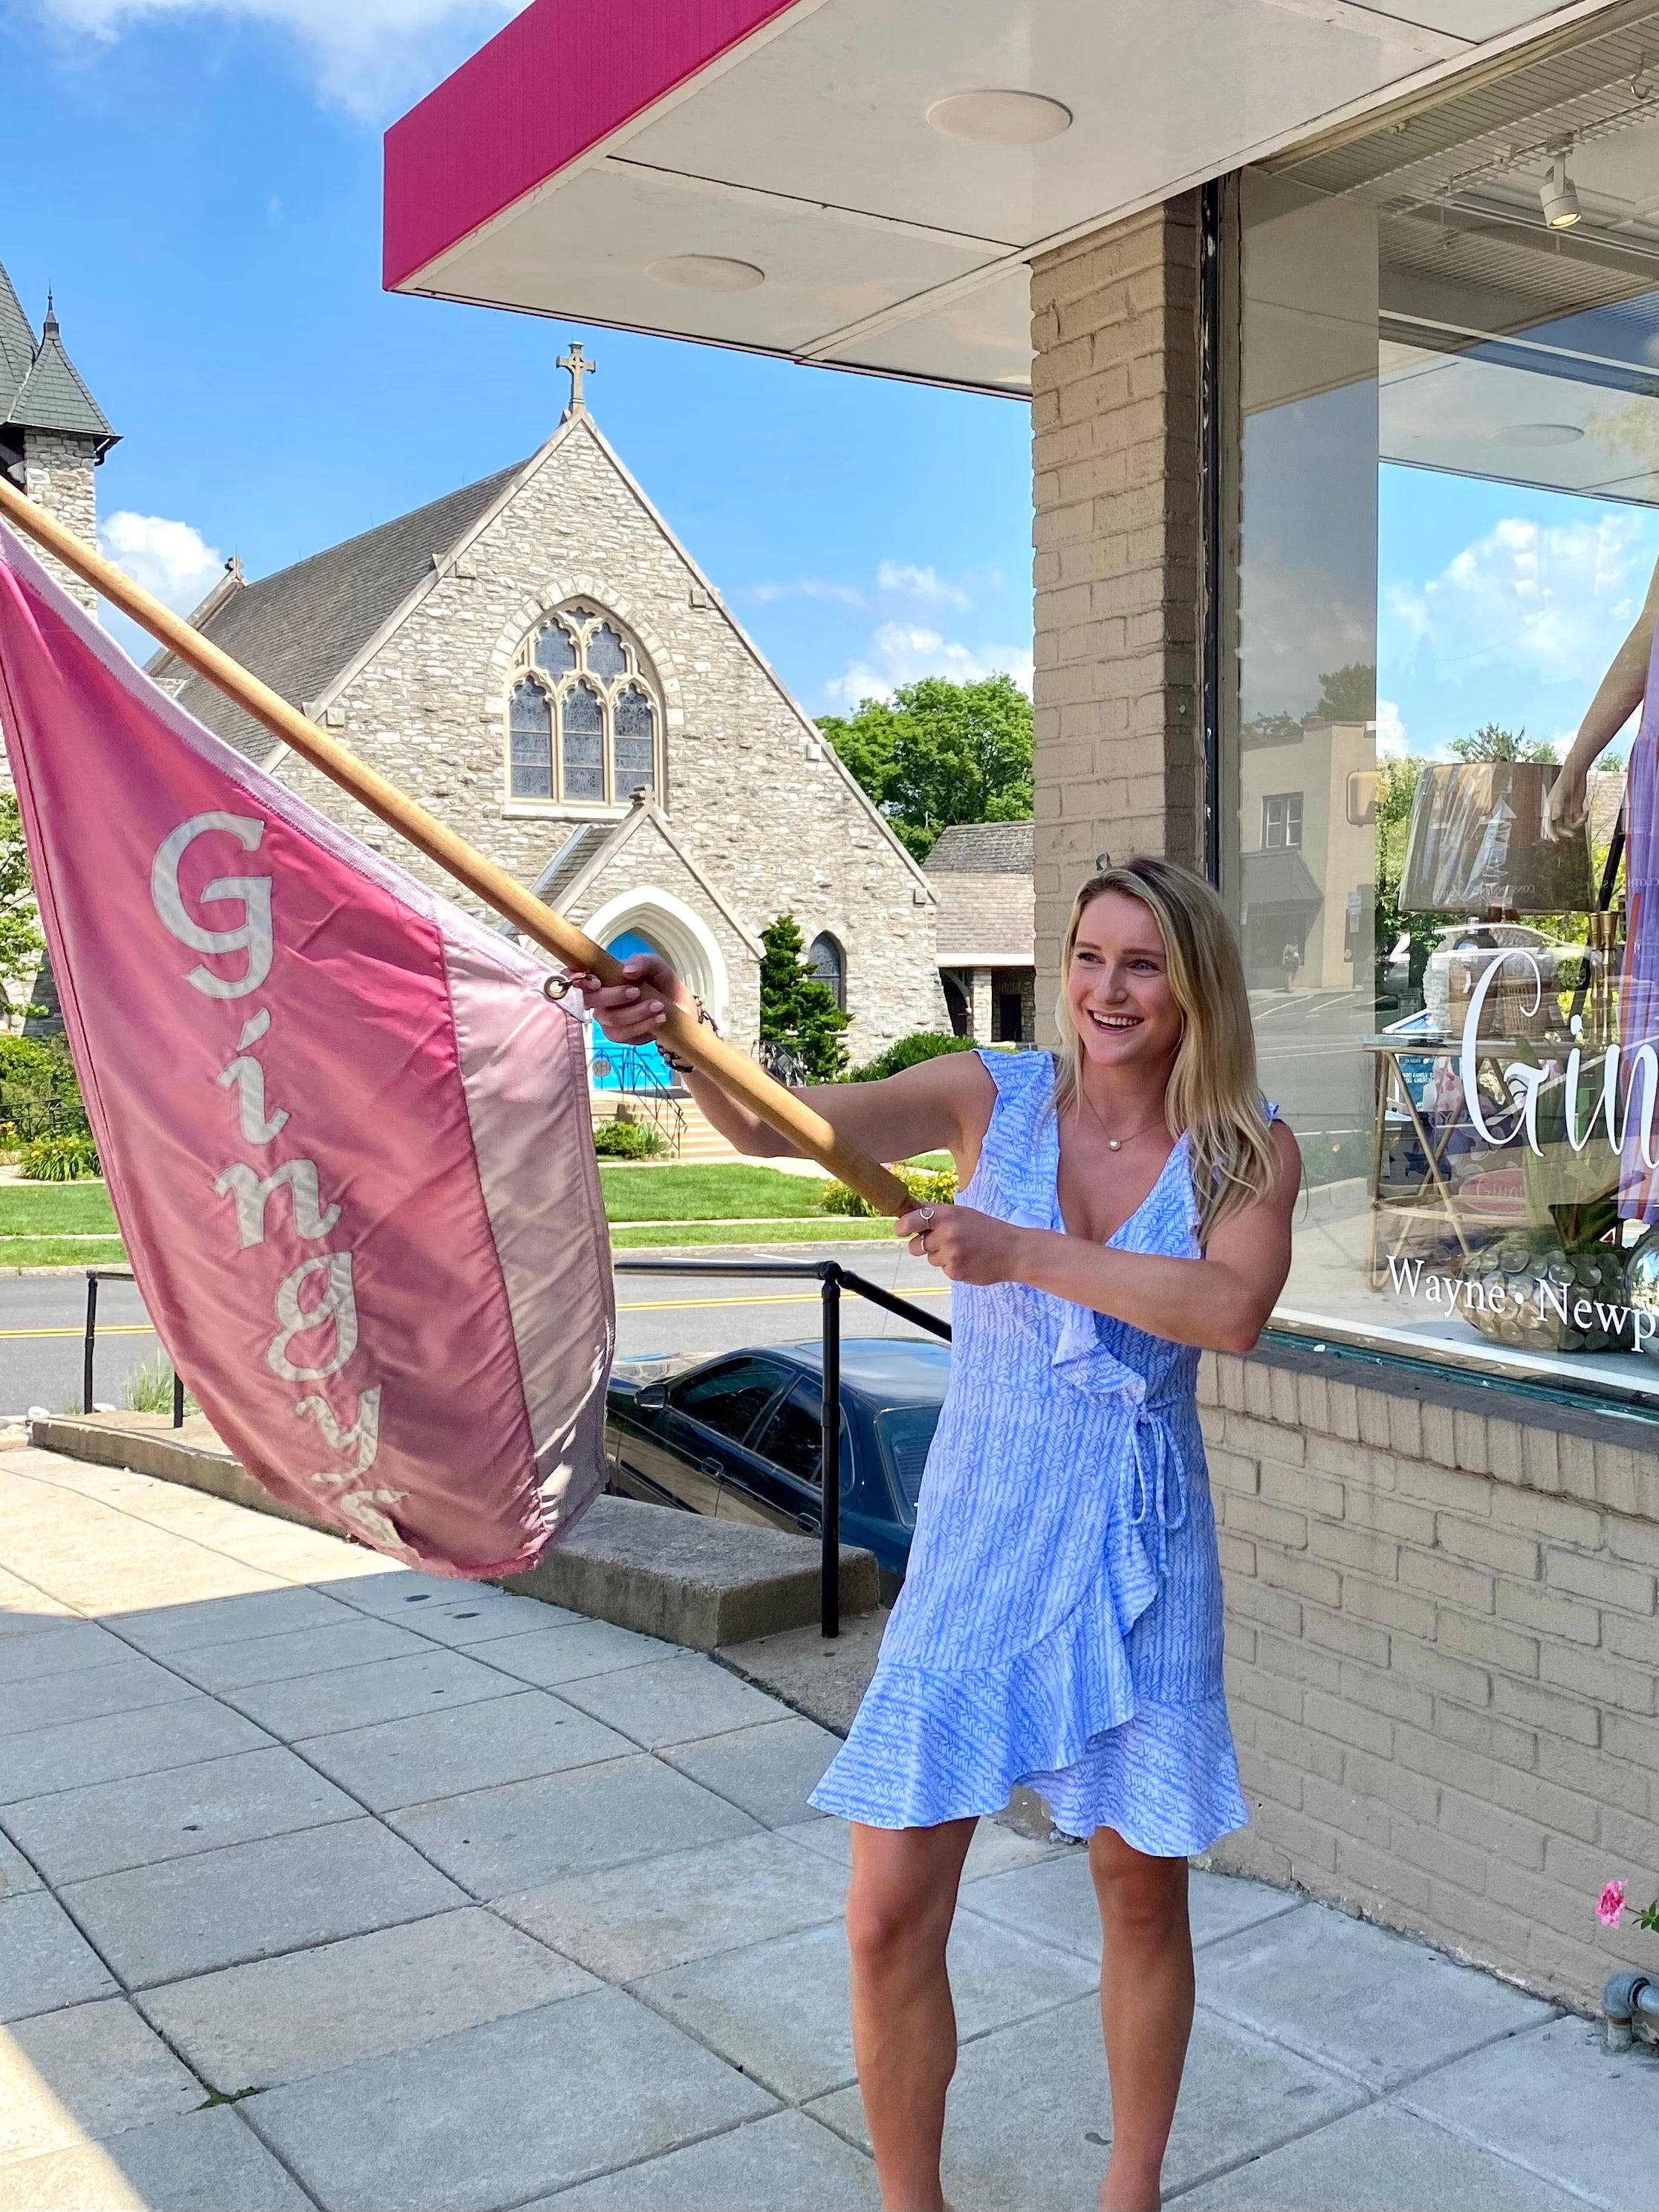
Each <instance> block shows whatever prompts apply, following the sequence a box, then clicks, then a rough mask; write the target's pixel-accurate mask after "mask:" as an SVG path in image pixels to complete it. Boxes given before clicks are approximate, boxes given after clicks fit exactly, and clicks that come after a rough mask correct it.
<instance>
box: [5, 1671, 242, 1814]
mask: <svg viewBox="0 0 1659 2212" xmlns="http://www.w3.org/2000/svg"><path fill="white" fill-rule="evenodd" d="M269 1743H270V1737H269V1736H268V1735H266V1734H265V1732H264V1729H260V1728H256V1727H255V1726H254V1724H253V1723H252V1721H249V1720H244V1719H243V1717H242V1716H241V1714H240V1713H234V1712H232V1711H230V1709H229V1707H228V1706H227V1705H221V1704H220V1703H219V1702H218V1700H217V1699H215V1698H208V1697H198V1696H195V1695H186V1696H185V1697H183V1698H180V1699H177V1700H175V1702H174V1703H173V1704H171V1705H144V1706H141V1707H140V1708H139V1710H138V1711H137V1712H124V1713H108V1714H105V1715H104V1716H102V1717H100V1718H99V1719H97V1720H90V1721H65V1722H64V1723H61V1724H60V1725H59V1726H58V1727H57V1728H46V1729H34V1730H33V1732H32V1733H31V1734H29V1735H15V1736H10V1737H8V1739H7V1740H6V1748H5V1751H4V1753H0V1808H3V1807H4V1806H6V1805H8V1804H9V1803H12V1802H15V1800H17V1799H19V1798H23V1797H44V1796H46V1795H48V1794H49V1793H50V1792H51V1791H52V1790H75V1789H83V1788H87V1787H89V1786H90V1785H91V1784H94V1783H98V1782H122V1781H125V1780H126V1779H127V1778H129V1777H130V1776H132V1775H140V1774H160V1773H162V1772H164V1771H165V1770H166V1769H167V1767H169V1766H193V1765H196V1764H197V1762H198V1761H199V1760H202V1759H226V1758H228V1757H229V1756H230V1755H231V1753H234V1752H238V1751H258V1750H261V1749H263V1748H264V1747H266V1746H268V1745H269Z"/></svg>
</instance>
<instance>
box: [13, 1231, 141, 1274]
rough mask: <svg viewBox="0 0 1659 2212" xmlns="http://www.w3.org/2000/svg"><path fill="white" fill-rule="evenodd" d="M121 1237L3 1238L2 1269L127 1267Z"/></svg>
mask: <svg viewBox="0 0 1659 2212" xmlns="http://www.w3.org/2000/svg"><path fill="white" fill-rule="evenodd" d="M126 1264H127V1255H126V1250H125V1247H124V1246H123V1244H122V1243H121V1240H120V1238H119V1237H7V1236H4V1235H0V1267H125V1266H126Z"/></svg>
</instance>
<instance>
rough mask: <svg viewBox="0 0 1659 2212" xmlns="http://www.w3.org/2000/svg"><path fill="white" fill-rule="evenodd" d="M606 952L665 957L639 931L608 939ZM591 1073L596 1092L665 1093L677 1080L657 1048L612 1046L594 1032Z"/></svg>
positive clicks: (622, 957) (626, 957)
mask: <svg viewBox="0 0 1659 2212" xmlns="http://www.w3.org/2000/svg"><path fill="white" fill-rule="evenodd" d="M605 951H607V952H612V953H614V954H615V955H616V957H617V959H618V960H632V959H634V958H635V957H636V956H637V955H640V954H643V953H655V954H656V955H658V957H661V954H662V947H661V946H660V945H653V943H652V942H651V940H650V939H649V938H648V937H641V934H640V933H639V932H638V930H636V929H625V930H623V933H622V934H621V935H620V936H618V937H612V938H610V939H607V940H606V943H605ZM591 1072H592V1079H593V1087H594V1089H595V1090H596V1091H666V1090H668V1089H669V1088H670V1086H671V1085H672V1083H673V1080H674V1071H673V1070H672V1068H671V1067H670V1066H669V1065H668V1062H667V1061H666V1060H665V1059H664V1058H663V1056H662V1054H660V1053H659V1051H658V1049H657V1048H656V1046H655V1045H653V1044H612V1043H611V1041H610V1040H609V1038H607V1037H605V1036H602V1035H601V1034H600V1033H599V1030H594V1032H593V1058H592V1068H591Z"/></svg>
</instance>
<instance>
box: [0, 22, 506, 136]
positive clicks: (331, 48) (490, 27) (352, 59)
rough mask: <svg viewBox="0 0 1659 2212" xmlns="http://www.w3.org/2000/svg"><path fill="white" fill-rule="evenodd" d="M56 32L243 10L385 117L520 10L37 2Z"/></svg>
mask: <svg viewBox="0 0 1659 2212" xmlns="http://www.w3.org/2000/svg"><path fill="white" fill-rule="evenodd" d="M37 5H38V6H39V9H40V14H41V15H42V16H43V18H44V19H45V21H46V22H47V24H48V25H50V26H51V27H52V28H53V29H55V30H58V31H61V32H63V33H66V34H67V35H69V36H70V37H76V38H84V37H87V36H90V37H93V38H95V39H103V40H112V39H117V38H119V36H120V35H121V33H122V32H123V31H124V30H125V29H126V28H127V27H128V26H129V25H130V24H131V23H134V22H137V21H141V20H143V18H144V17H146V16H154V15H185V14H194V15H207V14H213V15H228V16H233V17H234V16H240V17H242V18H244V19H245V20H246V21H250V22H255V23H262V24H268V25H270V26H272V27H275V28H276V29H277V30H280V31H285V32H287V33H289V36H290V37H292V38H294V39H295V40H297V41H298V43H299V44H300V45H301V46H302V47H303V48H304V49H305V51H306V52H307V56H308V58H309V59H310V61H311V64H312V67H313V70H314V72H315V76H316V80H317V88H318V90H319V93H320V94H322V96H323V98H324V99H325V100H328V101H330V102H331V104H333V105H335V106H340V107H345V108H349V109H350V110H351V111H352V112H354V113H356V114H358V115H362V116H363V117H365V118H368V117H376V118H378V117H380V116H381V115H382V114H383V113H384V112H385V111H386V109H387V108H388V107H390V106H394V105H396V104H397V103H398V102H400V101H401V100H404V99H406V98H408V97H409V96H410V95H411V94H414V93H416V92H420V91H423V90H425V89H426V88H427V87H428V85H430V83H431V82H433V80H434V78H435V76H440V75H441V74H442V72H443V71H444V70H447V69H448V68H450V67H453V64H455V63H456V62H458V61H459V60H460V59H461V58H462V57H463V55H464V54H465V52H467V51H468V50H469V46H471V45H472V44H476V43H477V36H478V33H480V32H481V31H482V32H483V33H484V34H486V35H487V34H488V33H490V32H492V31H494V30H495V29H496V28H497V27H499V26H500V25H501V23H503V22H504V21H506V20H507V17H508V16H509V15H514V14H516V13H517V12H518V11H517V8H516V6H514V5H513V0H37Z"/></svg>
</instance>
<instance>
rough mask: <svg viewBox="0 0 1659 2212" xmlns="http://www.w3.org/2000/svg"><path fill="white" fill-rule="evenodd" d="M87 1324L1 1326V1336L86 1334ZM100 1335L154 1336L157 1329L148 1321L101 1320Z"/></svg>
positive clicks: (99, 1325)
mask: <svg viewBox="0 0 1659 2212" xmlns="http://www.w3.org/2000/svg"><path fill="white" fill-rule="evenodd" d="M86 1333H87V1326H86V1323H85V1322H76V1325H75V1327H74V1328H0V1337H8V1336H84V1335H85V1334H86ZM98 1334H99V1335H100V1336H154V1335H155V1330H154V1329H153V1328H151V1327H150V1325H149V1322H147V1321H112V1322H101V1321H100V1322H99V1324H98Z"/></svg>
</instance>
